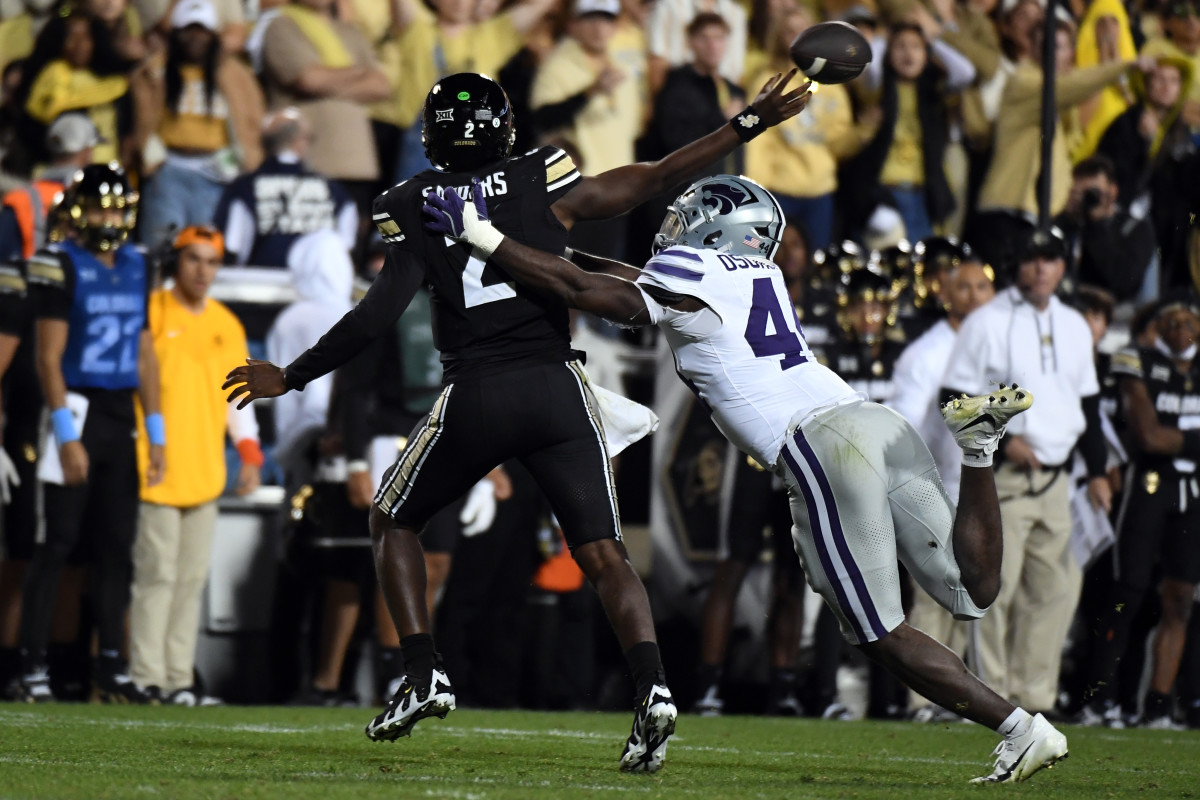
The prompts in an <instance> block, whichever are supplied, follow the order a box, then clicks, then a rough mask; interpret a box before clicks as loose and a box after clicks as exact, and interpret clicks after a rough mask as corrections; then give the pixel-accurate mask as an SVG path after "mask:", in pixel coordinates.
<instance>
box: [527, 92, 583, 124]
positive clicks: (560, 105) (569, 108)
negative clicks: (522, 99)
mask: <svg viewBox="0 0 1200 800" xmlns="http://www.w3.org/2000/svg"><path fill="white" fill-rule="evenodd" d="M587 104H588V94H587V91H586V90H585V91H582V92H578V93H576V94H573V95H571V96H570V97H568V98H567V99H566V100H560V101H559V102H557V103H547V104H545V105H543V106H538V108H537V109H536V110H534V111H533V112H532V113H533V127H534V130H537V131H553V130H556V129H558V128H565V127H567V126H568V125H570V124H571V123H572V122H573V121H574V120H575V117H576V116H578V115H579V113H580V112H582V111H583V109H584V108H585V107H586V106H587Z"/></svg>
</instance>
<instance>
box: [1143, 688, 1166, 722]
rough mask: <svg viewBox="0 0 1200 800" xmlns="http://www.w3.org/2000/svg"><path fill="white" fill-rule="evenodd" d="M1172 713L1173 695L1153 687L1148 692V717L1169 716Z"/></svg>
mask: <svg viewBox="0 0 1200 800" xmlns="http://www.w3.org/2000/svg"><path fill="white" fill-rule="evenodd" d="M1170 715H1171V697H1170V695H1165V694H1163V693H1162V692H1156V691H1154V690H1153V689H1151V690H1150V691H1148V692H1146V719H1157V718H1158V717H1169V716H1170Z"/></svg>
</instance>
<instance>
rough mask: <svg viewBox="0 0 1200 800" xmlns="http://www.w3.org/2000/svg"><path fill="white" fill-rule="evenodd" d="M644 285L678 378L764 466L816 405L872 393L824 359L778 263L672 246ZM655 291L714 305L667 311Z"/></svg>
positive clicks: (645, 273)
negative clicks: (851, 383)
mask: <svg viewBox="0 0 1200 800" xmlns="http://www.w3.org/2000/svg"><path fill="white" fill-rule="evenodd" d="M637 284H638V286H639V288H641V289H642V294H643V297H644V299H645V301H646V307H647V308H648V309H649V311H650V319H651V322H652V323H653V324H655V325H657V326H658V327H659V328H660V329H661V330H662V331H663V333H664V335H665V336H666V337H667V341H668V343H669V344H670V345H671V350H672V351H674V353H675V368H676V371H677V372H678V373H679V375H680V377H682V378H683V380H684V382H685V383H687V385H688V386H689V387H690V388H691V389H692V391H694V392H695V393H696V394H697V395H699V397H700V399H701V400H703V401H704V402H705V403H706V404H707V405H708V407H709V409H710V411H711V413H712V418H713V421H714V422H715V423H716V425H717V427H718V428H719V429H720V430H721V432H722V433H723V434H725V436H726V437H728V438H729V440H730V441H731V442H733V443H734V445H736V446H737V447H738V449H740V450H742V451H744V452H746V453H749V454H750V455H752V456H754V458H755V459H756V460H757V461H758V463H760V464H763V465H765V466H770V465H774V464H775V463H776V460H777V459H778V457H779V451H780V448H781V447H782V446H783V440H784V437H785V436H786V435H787V433H788V429H789V427H793V426H794V425H795V424H796V423H798V422H800V421H802V420H803V419H805V418H806V417H808V416H809V415H810V414H811V413H812V412H813V411H815V410H817V409H819V408H823V407H827V406H833V405H837V404H839V403H843V402H849V401H852V400H861V399H865V398H863V396H862V395H861V394H859V393H858V392H856V391H854V390H853V389H852V388H850V386H849V384H847V383H846V382H845V381H844V380H842V379H841V378H840V377H838V376H837V374H836V373H834V372H833V371H832V370H830V369H829V368H828V367H825V366H823V365H821V364H820V363H818V362H817V360H816V358H815V357H814V356H813V353H812V351H811V350H810V349H809V347H808V343H807V342H806V341H805V340H804V331H803V330H802V329H801V327H800V321H799V319H798V318H797V317H796V311H795V308H794V306H793V305H792V302H791V299H790V298H789V297H788V292H787V286H786V284H785V283H784V280H783V275H782V274H780V272H779V268H778V267H777V266H776V265H775V264H774V263H772V262H770V261H767V260H766V259H763V258H755V257H749V256H735V255H729V254H726V253H718V252H716V251H713V250H697V249H694V248H691V247H684V246H675V247H670V248H667V249H665V250H663V251H661V252H659V253H658V254H657V255H656V256H654V258H652V259H650V261H649V262H647V264H646V266H645V267H644V268H643V270H642V274H641V276H640V277H639V278H638V280H637ZM658 290H663V291H665V292H667V293H669V294H677V295H687V296H690V297H695V298H696V299H698V300H701V301H703V302H704V303H705V304H706V305H707V306H708V308H707V309H703V310H701V311H678V310H676V309H672V308H668V307H666V306H664V305H662V304H660V303H659V302H657V301H656V300H654V298H653V296H652V295H655V294H659V295H660V296H661V293H662V292H661V291H658Z"/></svg>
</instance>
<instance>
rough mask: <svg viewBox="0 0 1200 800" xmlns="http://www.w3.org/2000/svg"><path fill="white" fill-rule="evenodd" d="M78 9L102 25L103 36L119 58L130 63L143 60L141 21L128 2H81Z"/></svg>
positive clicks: (144, 50)
mask: <svg viewBox="0 0 1200 800" xmlns="http://www.w3.org/2000/svg"><path fill="white" fill-rule="evenodd" d="M79 8H80V9H81V10H82V11H83V13H85V14H87V15H88V16H90V17H92V18H93V19H97V20H99V21H100V22H101V23H102V24H103V25H104V33H105V36H106V37H107V38H108V40H109V41H110V42H111V43H112V46H113V50H114V51H116V53H117V55H118V56H119V57H120V58H122V59H124V60H125V61H128V62H130V63H136V62H138V61H140V60H141V59H143V58H145V56H146V43H145V41H143V39H142V21H141V19H140V18H139V17H138V15H137V12H136V11H134V9H133V8H131V7H130V6H129V2H128V0H82V1H81V2H80V3H79Z"/></svg>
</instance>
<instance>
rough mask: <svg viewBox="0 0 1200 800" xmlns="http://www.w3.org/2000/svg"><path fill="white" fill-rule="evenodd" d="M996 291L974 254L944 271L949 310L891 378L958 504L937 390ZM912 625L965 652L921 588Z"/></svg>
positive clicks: (919, 703) (956, 462) (923, 706)
mask: <svg viewBox="0 0 1200 800" xmlns="http://www.w3.org/2000/svg"><path fill="white" fill-rule="evenodd" d="M995 293H996V290H995V288H994V287H993V285H992V279H991V275H990V274H989V272H988V270H986V269H985V268H984V265H983V264H981V263H980V262H979V261H978V260H977V259H975V258H973V257H971V256H966V257H965V258H964V259H963V260H961V261H959V262H958V263H957V264H955V265H953V266H951V267H950V268H949V269H948V270H946V271H945V272H944V273H943V274H942V277H941V282H940V292H939V293H938V297H937V300H938V301H939V302H941V303H942V304H943V306H944V307H945V309H946V318H945V319H943V320H941V321H940V322H937V323H936V324H934V326H933V327H932V328H930V329H929V330H928V331H926V332H925V333H924V334H922V335H921V336H920V338H918V339H917V340H916V341H914V342H912V343H911V344H909V345H908V346H907V347H906V348H905V349H904V352H903V353H901V354H900V358H899V359H898V360H897V361H896V367H895V374H894V375H893V378H892V394H891V397H890V398H888V401H887V405H888V406H889V407H891V408H893V409H895V410H896V411H897V412H899V414H900V415H901V416H903V417H904V418H905V419H907V420H908V421H909V422H911V423H912V424H913V426H914V427H916V429H917V430H918V431H919V432H920V433H921V436H922V438H924V439H925V443H926V444H928V445H929V450H930V452H931V453H932V454H933V461H934V463H935V464H936V465H937V468H938V475H939V476H941V479H942V484H943V485H944V486H945V487H946V493H947V494H948V495H949V496H950V499H951V500H952V501H953V502H955V503H957V502H958V481H959V477H960V474H961V463H962V455H961V453H962V450H961V449H960V448H959V447H958V445H957V444H955V442H954V437H953V436H951V435H950V432H949V430H947V428H946V425H945V422H944V421H943V420H942V415H941V411H940V410H939V409H940V406H941V402H940V401H942V400H944V399H945V398H943V397H940V396H939V391H940V389H941V387H942V376H943V375H944V374H945V372H946V366H947V365H948V364H949V362H950V353H951V352H952V351H953V349H954V340H955V338H956V337H957V336H958V330H959V328H961V327H962V324H963V320H964V319H966V317H967V315H968V314H970V313H971V312H972V311H974V310H975V309H977V308H979V307H980V306H982V305H983V304H985V303H987V302H989V301H990V300H991V299H992V297H993V296H994V295H995ZM908 624H909V625H912V626H913V627H914V628H918V629H920V630H922V631H924V632H925V633H927V634H929V635H930V636H931V637H933V638H934V639H936V640H937V641H939V642H941V643H942V644H944V645H946V646H947V647H949V648H950V649H951V650H954V651H955V652H956V653H958V654H959V655H962V654H963V652H964V651H965V650H966V643H967V625H966V624H965V623H962V622H955V620H954V618H953V617H952V616H951V615H950V613H949V612H947V611H946V610H945V609H944V608H942V607H941V606H939V605H938V604H937V603H935V602H934V601H933V599H932V598H930V597H929V595H928V594H926V593H925V592H924V591H922V590H920V589H917V590H915V591H914V592H913V603H912V608H911V609H909V612H908ZM908 708H909V712H910V713H911V714H912V717H913V719H915V720H917V721H921V722H924V721H935V720H938V719H941V718H944V714H943V712H944V711H946V709H938V708H937V707H935V706H932V705H931V704H930V703H929V701H928V700H926V699H925V698H923V697H922V696H921V695H919V694H917V693H916V692H909V695H908ZM949 711H951V712H952V711H953V710H952V709H950V710H949Z"/></svg>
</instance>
